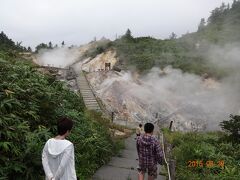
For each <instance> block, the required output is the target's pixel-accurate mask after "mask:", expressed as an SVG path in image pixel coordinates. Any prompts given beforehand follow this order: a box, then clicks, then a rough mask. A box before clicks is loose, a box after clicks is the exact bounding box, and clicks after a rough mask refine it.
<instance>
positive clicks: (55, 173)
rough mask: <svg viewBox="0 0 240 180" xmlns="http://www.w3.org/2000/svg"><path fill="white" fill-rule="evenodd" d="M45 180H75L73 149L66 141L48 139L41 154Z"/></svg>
mask: <svg viewBox="0 0 240 180" xmlns="http://www.w3.org/2000/svg"><path fill="white" fill-rule="evenodd" d="M42 164H43V168H44V171H45V175H46V180H50V179H51V178H53V180H76V179H77V177H76V172H75V160H74V147H73V144H72V143H71V142H70V141H68V140H60V139H54V138H51V139H49V140H48V141H47V142H46V144H45V146H44V148H43V152H42Z"/></svg>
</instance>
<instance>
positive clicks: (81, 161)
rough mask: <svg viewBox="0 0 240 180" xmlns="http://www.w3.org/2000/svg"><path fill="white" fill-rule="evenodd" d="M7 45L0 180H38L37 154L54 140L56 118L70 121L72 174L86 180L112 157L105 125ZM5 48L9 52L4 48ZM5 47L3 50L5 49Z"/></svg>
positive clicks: (1, 80)
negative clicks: (73, 167) (47, 143)
mask: <svg viewBox="0 0 240 180" xmlns="http://www.w3.org/2000/svg"><path fill="white" fill-rule="evenodd" d="M11 44H12V41H10V40H9V41H0V46H1V47H5V48H4V49H1V54H0V139H1V141H0V154H1V156H0V179H14V180H15V179H24V180H26V179H43V177H44V172H43V169H42V164H41V151H42V148H43V146H44V143H45V142H46V140H47V139H48V138H50V137H54V136H55V135H56V122H57V119H58V118H59V117H61V116H67V117H70V118H72V119H73V120H74V128H73V130H72V132H71V135H70V137H69V139H70V140H71V141H72V142H73V143H74V147H75V158H76V171H77V176H78V177H79V178H80V179H86V178H87V177H90V176H91V175H92V174H93V173H94V172H95V170H96V169H97V168H98V167H100V166H101V165H103V164H104V163H105V162H107V161H108V160H109V158H110V157H111V156H112V155H113V153H114V152H116V150H117V149H116V148H117V143H115V141H113V139H112V138H111V136H110V132H109V126H110V125H109V121H108V120H107V119H103V118H102V117H101V114H98V113H95V112H87V111H85V107H84V104H83V101H82V99H81V97H80V96H79V95H77V94H75V93H73V92H71V91H70V90H69V89H68V88H67V86H66V85H65V84H64V83H62V82H58V81H56V80H55V78H54V77H52V76H51V75H46V74H42V73H40V72H38V71H37V70H36V68H35V65H33V64H32V63H31V62H29V61H27V60H25V59H22V58H21V57H19V55H18V52H20V51H22V50H23V49H21V48H20V49H19V48H18V47H17V46H16V45H14V44H12V45H11ZM10 47H11V48H10ZM8 48H9V49H8Z"/></svg>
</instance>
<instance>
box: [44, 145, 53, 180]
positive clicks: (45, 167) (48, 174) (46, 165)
mask: <svg viewBox="0 0 240 180" xmlns="http://www.w3.org/2000/svg"><path fill="white" fill-rule="evenodd" d="M42 165H43V169H44V172H45V175H46V176H47V178H48V179H53V174H52V171H51V169H50V167H49V164H48V157H47V144H45V146H44V148H43V151H42Z"/></svg>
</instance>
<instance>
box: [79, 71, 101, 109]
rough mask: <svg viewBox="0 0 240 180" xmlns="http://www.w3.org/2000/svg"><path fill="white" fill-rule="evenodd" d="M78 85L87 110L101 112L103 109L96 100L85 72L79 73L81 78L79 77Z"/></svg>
mask: <svg viewBox="0 0 240 180" xmlns="http://www.w3.org/2000/svg"><path fill="white" fill-rule="evenodd" d="M77 84H78V86H79V89H80V93H81V95H82V97H83V101H84V104H85V106H86V107H87V109H89V110H96V111H101V108H100V106H99V104H98V102H97V100H96V97H95V95H94V94H93V92H92V89H91V87H90V86H89V84H88V81H87V79H86V77H85V75H84V74H83V72H80V73H79V76H78V77H77Z"/></svg>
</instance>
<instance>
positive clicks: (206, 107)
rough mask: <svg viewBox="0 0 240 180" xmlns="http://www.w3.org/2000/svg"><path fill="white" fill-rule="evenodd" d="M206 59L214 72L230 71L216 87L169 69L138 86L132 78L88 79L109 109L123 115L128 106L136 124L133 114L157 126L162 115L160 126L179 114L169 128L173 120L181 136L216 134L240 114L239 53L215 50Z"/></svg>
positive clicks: (153, 73)
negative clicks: (218, 69)
mask: <svg viewBox="0 0 240 180" xmlns="http://www.w3.org/2000/svg"><path fill="white" fill-rule="evenodd" d="M206 55H207V57H208V59H209V60H210V61H211V62H213V63H215V64H216V66H219V67H222V68H227V69H228V70H229V72H230V73H228V76H227V77H225V78H223V79H221V80H218V81H217V80H214V79H211V78H208V79H204V78H203V77H200V76H197V75H194V74H189V73H183V72H182V71H181V70H178V69H173V68H171V67H166V68H165V69H163V70H161V69H159V68H153V69H152V70H151V71H150V72H149V73H148V74H147V75H146V76H145V77H142V78H140V79H137V80H136V79H135V78H134V76H133V75H132V74H131V73H130V72H122V73H120V75H116V74H113V73H111V72H108V73H107V75H105V77H104V78H103V77H102V79H101V78H100V77H101V73H100V74H98V75H96V73H95V75H93V76H91V75H89V79H90V81H91V83H92V84H93V86H94V87H95V89H96V91H97V92H98V96H99V97H100V98H101V99H102V100H103V102H104V103H105V104H106V105H107V107H110V106H111V107H110V109H111V110H113V111H116V112H119V111H120V113H121V110H119V109H121V107H120V106H121V105H122V104H124V105H126V106H127V107H126V109H127V111H128V114H129V117H130V118H132V119H135V120H138V118H136V117H135V116H134V114H139V115H141V116H144V117H145V121H154V114H155V113H157V112H158V113H159V115H160V122H161V119H165V117H166V116H168V115H169V114H172V113H175V114H174V116H172V117H171V118H169V119H168V122H167V123H169V121H170V120H174V124H175V128H176V129H178V130H191V129H198V130H216V129H220V127H219V122H220V121H223V120H226V119H228V117H229V115H230V114H239V113H240V73H239V69H238V68H239V67H240V60H239V57H240V48H239V47H237V46H235V45H233V44H231V45H230V44H229V45H226V46H224V47H220V46H212V47H211V48H210V49H209V52H208V53H206ZM109 104H110V105H109ZM122 111H124V110H122ZM162 123H164V122H162Z"/></svg>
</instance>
